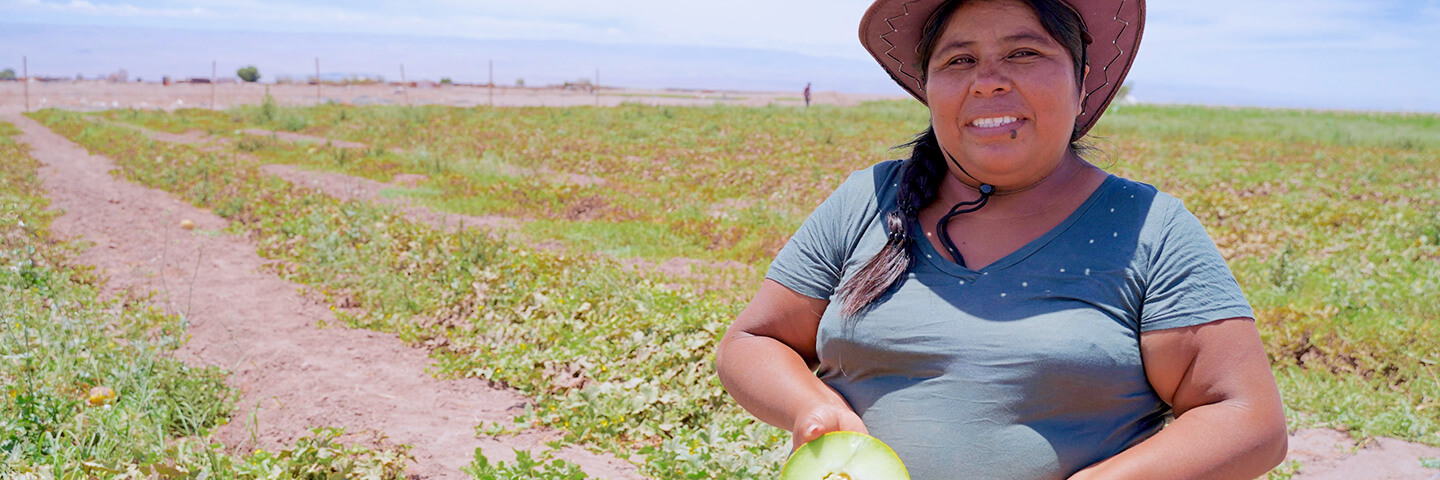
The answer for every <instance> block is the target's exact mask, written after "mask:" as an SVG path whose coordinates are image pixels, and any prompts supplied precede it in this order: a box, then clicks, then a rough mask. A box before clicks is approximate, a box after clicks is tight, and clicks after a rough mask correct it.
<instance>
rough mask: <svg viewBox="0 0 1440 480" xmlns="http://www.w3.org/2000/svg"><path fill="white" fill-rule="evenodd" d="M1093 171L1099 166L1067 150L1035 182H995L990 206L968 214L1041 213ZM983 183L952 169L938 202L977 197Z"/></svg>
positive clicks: (961, 200) (964, 200) (967, 199)
mask: <svg viewBox="0 0 1440 480" xmlns="http://www.w3.org/2000/svg"><path fill="white" fill-rule="evenodd" d="M1096 172H1099V169H1098V168H1096V167H1095V166H1093V165H1091V164H1090V163H1089V162H1086V161H1085V160H1084V159H1081V158H1080V157H1078V156H1075V155H1072V154H1068V153H1067V154H1066V155H1065V158H1064V159H1063V160H1061V161H1060V163H1059V164H1058V165H1056V166H1055V168H1054V169H1053V170H1051V171H1050V172H1049V173H1046V174H1045V175H1043V176H1041V177H1040V178H1039V179H1037V180H1035V181H1032V182H1030V183H1028V184H1020V185H1006V186H999V185H994V187H995V192H994V193H993V194H991V196H990V201H989V206H987V207H986V208H984V209H982V210H979V211H976V212H975V213H974V214H971V215H972V216H977V217H993V218H1013V217H1017V216H1025V215H1032V214H1036V213H1040V212H1044V211H1046V210H1048V209H1050V208H1051V207H1053V206H1054V205H1055V203H1056V201H1057V200H1058V199H1060V198H1063V197H1064V195H1063V193H1065V192H1067V191H1073V190H1074V187H1075V186H1076V185H1078V184H1079V183H1081V182H1083V181H1084V180H1085V178H1086V177H1087V175H1089V174H1093V173H1096ZM1102 173H1103V172H1102ZM983 184H984V183H982V182H981V181H979V180H977V179H976V178H974V177H971V176H969V175H968V174H967V173H963V171H962V173H960V174H958V175H957V174H955V173H954V172H951V174H950V175H946V176H945V179H944V180H942V181H941V186H940V188H941V192H940V198H941V199H943V201H942V202H941V203H943V204H945V205H950V204H953V203H957V202H966V201H973V200H976V199H978V198H979V197H980V190H979V188H980V185H983Z"/></svg>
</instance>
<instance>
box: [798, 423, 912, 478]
mask: <svg viewBox="0 0 1440 480" xmlns="http://www.w3.org/2000/svg"><path fill="white" fill-rule="evenodd" d="M875 447H880V448H875ZM846 464H852V465H850V466H849V467H848V468H844V469H843V470H842V467H845V466H846ZM842 471H843V472H844V473H846V474H848V475H849V476H850V478H851V480H910V473H909V472H908V471H907V470H905V463H904V462H901V461H900V456H899V455H896V454H895V450H892V449H891V448H890V446H889V445H886V444H885V442H881V441H880V440H879V439H876V438H875V437H872V436H869V435H866V434H863V433H856V432H830V433H827V434H824V435H821V436H820V438H817V439H815V440H812V441H810V442H809V443H806V444H805V445H802V446H800V449H799V450H796V451H795V453H793V454H790V458H789V459H788V460H786V461H785V467H784V468H782V469H781V470H780V480H821V479H823V478H825V475H828V474H831V473H838V472H842Z"/></svg>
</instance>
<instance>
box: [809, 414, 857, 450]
mask: <svg viewBox="0 0 1440 480" xmlns="http://www.w3.org/2000/svg"><path fill="white" fill-rule="evenodd" d="M838 431H850V432H860V433H866V434H868V433H869V430H867V429H866V428H865V422H863V421H861V420H860V416H859V415H856V414H855V412H854V411H852V410H850V409H849V408H836V407H821V408H818V409H816V410H813V411H811V412H810V413H809V414H806V415H804V416H803V417H801V418H800V419H799V421H797V422H796V423H795V428H794V430H792V433H791V443H792V445H791V448H792V449H798V448H800V446H801V445H804V444H806V443H808V442H810V441H811V440H815V439H817V438H820V436H821V435H824V434H827V433H830V432H838Z"/></svg>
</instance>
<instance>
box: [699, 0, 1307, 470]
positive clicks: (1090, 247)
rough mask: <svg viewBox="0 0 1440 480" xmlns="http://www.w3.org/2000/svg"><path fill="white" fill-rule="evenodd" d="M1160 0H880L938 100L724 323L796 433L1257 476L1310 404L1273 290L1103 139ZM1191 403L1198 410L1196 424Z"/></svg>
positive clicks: (964, 454) (910, 83)
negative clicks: (1303, 396) (1277, 341)
mask: <svg viewBox="0 0 1440 480" xmlns="http://www.w3.org/2000/svg"><path fill="white" fill-rule="evenodd" d="M1144 9H1145V2H1144V1H1143V0H958V1H957V0H878V1H876V2H875V3H874V4H873V5H872V6H871V7H870V9H869V11H868V12H867V13H866V14H865V16H864V17H863V18H862V19H861V21H860V34H861V42H862V43H863V44H864V45H865V47H866V48H867V49H868V50H869V51H870V52H871V54H872V55H873V56H874V57H875V59H876V60H877V61H879V63H880V65H881V66H882V67H883V68H884V69H885V71H886V72H887V73H889V74H890V77H891V78H893V79H894V80H895V81H896V82H897V83H899V84H900V86H901V87H903V88H905V89H906V90H907V91H909V92H910V93H911V95H913V96H914V97H915V98H916V99H918V100H919V101H920V102H921V103H922V104H924V105H926V106H927V107H928V108H929V127H928V128H926V129H925V130H924V131H922V132H920V133H919V134H918V135H916V136H915V138H914V139H913V140H912V141H911V142H910V143H909V144H908V145H907V146H908V147H909V150H910V152H909V157H908V158H904V159H900V160H892V161H886V162H881V163H879V164H877V165H875V166H873V167H870V168H867V169H864V170H861V171H858V172H854V173H853V174H851V175H850V177H849V179H848V180H846V181H845V182H844V183H843V184H841V185H840V186H839V188H838V189H837V190H836V191H835V192H834V193H833V194H831V195H830V197H829V199H827V200H826V201H825V202H824V203H823V204H821V205H820V206H819V207H818V208H817V209H816V210H815V211H814V212H813V213H812V214H811V215H810V217H809V218H808V219H807V220H806V221H805V222H804V224H803V225H802V226H801V227H800V229H799V231H798V232H796V233H795V235H794V236H793V237H792V238H791V239H790V241H789V242H788V243H787V244H786V245H785V246H784V248H783V249H782V250H781V251H780V252H779V254H778V255H777V256H776V258H775V260H774V262H773V263H771V265H770V269H769V272H768V273H767V275H766V278H765V281H764V283H763V284H762V285H761V286H760V288H759V292H758V293H757V294H756V295H755V298H754V299H753V300H752V301H751V302H750V304H749V305H748V306H747V307H746V308H745V310H744V311H743V312H741V313H740V315H739V317H738V318H737V319H736V320H735V322H734V324H733V325H731V326H730V329H729V331H728V332H726V334H725V337H724V338H723V340H721V343H720V346H719V352H718V355H717V368H718V371H719V376H720V380H721V381H722V382H723V383H724V385H725V388H726V390H727V391H728V392H729V393H730V395H731V396H733V397H734V398H735V399H736V401H737V402H739V403H740V405H741V406H743V407H745V408H746V409H747V410H748V411H749V412H750V413H752V414H754V415H755V416H756V417H758V418H759V419H761V420H763V421H765V422H768V423H770V424H772V425H776V426H779V427H781V428H785V429H787V430H789V431H790V432H791V435H792V439H793V442H794V444H795V445H796V446H798V445H800V444H803V443H805V442H808V441H810V440H812V439H815V438H817V437H819V436H820V435H821V434H824V433H827V432H832V431H838V430H852V431H858V432H868V433H869V434H871V435H874V436H875V437H877V438H879V439H880V440H882V441H884V442H886V443H888V444H889V445H890V446H891V447H893V448H894V449H895V451H896V452H897V453H898V455H899V456H900V458H901V459H902V460H903V461H904V462H905V463H906V464H907V465H908V466H909V468H910V472H911V475H912V476H913V478H914V479H916V480H950V479H962V478H966V479H969V478H973V479H988V480H997V479H998V480H1005V479H1026V480H1033V479H1180V478H1204V479H1251V478H1255V477H1257V476H1261V475H1263V474H1264V473H1265V472H1266V471H1268V470H1270V469H1271V468H1272V467H1274V466H1275V465H1277V464H1279V462H1280V461H1281V460H1282V459H1283V458H1284V457H1285V453H1286V431H1285V416H1284V410H1283V408H1282V406H1281V402H1280V395H1279V392H1278V389H1277V388H1276V385H1275V380H1274V377H1273V375H1272V373H1271V371H1270V365H1269V362H1268V361H1267V359H1266V356H1265V352H1264V350H1263V347H1262V344H1261V341H1260V336H1259V333H1258V331H1257V329H1256V327H1255V322H1254V320H1253V316H1254V314H1253V313H1252V311H1251V308H1250V305H1249V303H1248V301H1247V300H1246V299H1245V296H1244V294H1243V292H1241V290H1240V287H1239V285H1238V283H1237V282H1236V281H1235V278H1234V275H1233V274H1232V273H1231V271H1230V269H1229V268H1228V266H1227V265H1226V263H1225V260H1224V259H1223V258H1222V257H1221V256H1220V253H1219V252H1218V251H1217V249H1216V248H1215V244H1214V243H1213V241H1212V240H1211V239H1210V237H1209V236H1208V235H1207V234H1206V232H1205V229H1204V227H1203V226H1202V225H1201V224H1200V222H1199V220H1197V219H1196V217H1195V216H1194V215H1192V214H1191V213H1190V212H1189V211H1188V210H1186V209H1185V206H1184V205H1182V204H1181V202H1180V201H1179V200H1177V199H1176V198H1175V197H1172V196H1170V195H1167V194H1165V193H1163V192H1159V191H1157V190H1156V189H1155V187H1152V186H1150V185H1147V184H1145V183H1141V182H1138V181H1135V180H1130V179H1126V178H1121V177H1118V176H1115V175H1112V174H1109V173H1107V172H1105V171H1104V170H1102V169H1101V168H1100V167H1098V166H1096V165H1094V164H1092V163H1090V162H1089V161H1087V157H1088V156H1090V153H1091V152H1092V150H1091V149H1090V148H1089V147H1087V146H1085V144H1083V143H1081V142H1083V140H1084V138H1085V134H1086V132H1088V131H1089V130H1090V128H1091V127H1092V126H1094V125H1095V122H1096V120H1097V119H1098V118H1099V117H1100V115H1101V114H1103V113H1104V112H1105V108H1106V106H1107V105H1108V104H1109V103H1110V101H1111V99H1112V98H1113V97H1114V95H1115V93H1116V91H1117V89H1118V87H1119V86H1120V84H1121V82H1122V80H1123V79H1124V77H1125V74H1126V72H1127V71H1128V70H1129V68H1130V65H1131V63H1132V62H1133V60H1134V57H1133V55H1134V53H1135V51H1136V47H1137V46H1138V44H1139V41H1140V33H1141V31H1142V30H1143V28H1142V27H1143V25H1144V19H1145V15H1144ZM1172 420H1173V421H1172Z"/></svg>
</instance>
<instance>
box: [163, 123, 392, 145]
mask: <svg viewBox="0 0 1440 480" xmlns="http://www.w3.org/2000/svg"><path fill="white" fill-rule="evenodd" d="M241 133H244V134H246V135H254V136H257V137H273V138H275V139H278V140H284V141H286V142H290V143H315V144H320V145H331V146H335V147H340V148H358V149H362V150H363V149H366V148H370V147H369V146H368V145H365V144H363V143H357V142H348V141H345V140H334V139H330V138H325V137H315V136H310V135H305V134H303V133H295V132H286V131H283V130H266V129H263V128H247V129H245V130H241ZM152 138H153V137H152ZM157 140H158V139H157Z"/></svg>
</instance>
